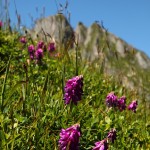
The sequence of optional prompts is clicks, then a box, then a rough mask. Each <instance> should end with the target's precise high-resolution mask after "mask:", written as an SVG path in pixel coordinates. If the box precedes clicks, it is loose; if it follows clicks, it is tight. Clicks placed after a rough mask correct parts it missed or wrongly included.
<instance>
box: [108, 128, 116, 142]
mask: <svg viewBox="0 0 150 150" xmlns="http://www.w3.org/2000/svg"><path fill="white" fill-rule="evenodd" d="M116 137H117V134H116V129H112V130H110V131H109V132H108V135H107V138H108V139H109V140H110V141H111V142H112V143H114V141H115V140H116Z"/></svg>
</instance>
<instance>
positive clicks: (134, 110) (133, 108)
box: [128, 100, 138, 113]
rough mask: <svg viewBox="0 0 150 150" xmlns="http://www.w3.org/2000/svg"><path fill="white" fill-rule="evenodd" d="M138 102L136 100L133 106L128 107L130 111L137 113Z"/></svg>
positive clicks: (132, 103)
mask: <svg viewBox="0 0 150 150" xmlns="http://www.w3.org/2000/svg"><path fill="white" fill-rule="evenodd" d="M137 105H138V102H137V101H136V100H134V101H132V102H131V104H130V105H129V106H128V109H129V110H132V111H133V112H134V113H135V112H136V108H137Z"/></svg>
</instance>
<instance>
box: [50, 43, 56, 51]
mask: <svg viewBox="0 0 150 150" xmlns="http://www.w3.org/2000/svg"><path fill="white" fill-rule="evenodd" d="M55 49H56V48H55V43H49V45H48V51H49V52H53V51H55Z"/></svg>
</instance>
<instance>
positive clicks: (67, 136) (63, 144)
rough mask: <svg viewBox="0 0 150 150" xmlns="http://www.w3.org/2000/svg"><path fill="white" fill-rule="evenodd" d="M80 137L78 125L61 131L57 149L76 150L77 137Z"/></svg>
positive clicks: (77, 146) (77, 147)
mask: <svg viewBox="0 0 150 150" xmlns="http://www.w3.org/2000/svg"><path fill="white" fill-rule="evenodd" d="M80 135H81V132H80V125H79V124H75V125H73V126H71V127H69V128H67V129H62V130H61V132H60V139H59V142H58V143H59V149H60V150H67V149H68V150H78V149H79V137H80Z"/></svg>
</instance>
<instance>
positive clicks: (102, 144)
mask: <svg viewBox="0 0 150 150" xmlns="http://www.w3.org/2000/svg"><path fill="white" fill-rule="evenodd" d="M107 149H108V143H107V140H106V139H104V140H102V141H99V142H96V143H95V147H94V148H93V149H92V150H107Z"/></svg>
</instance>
